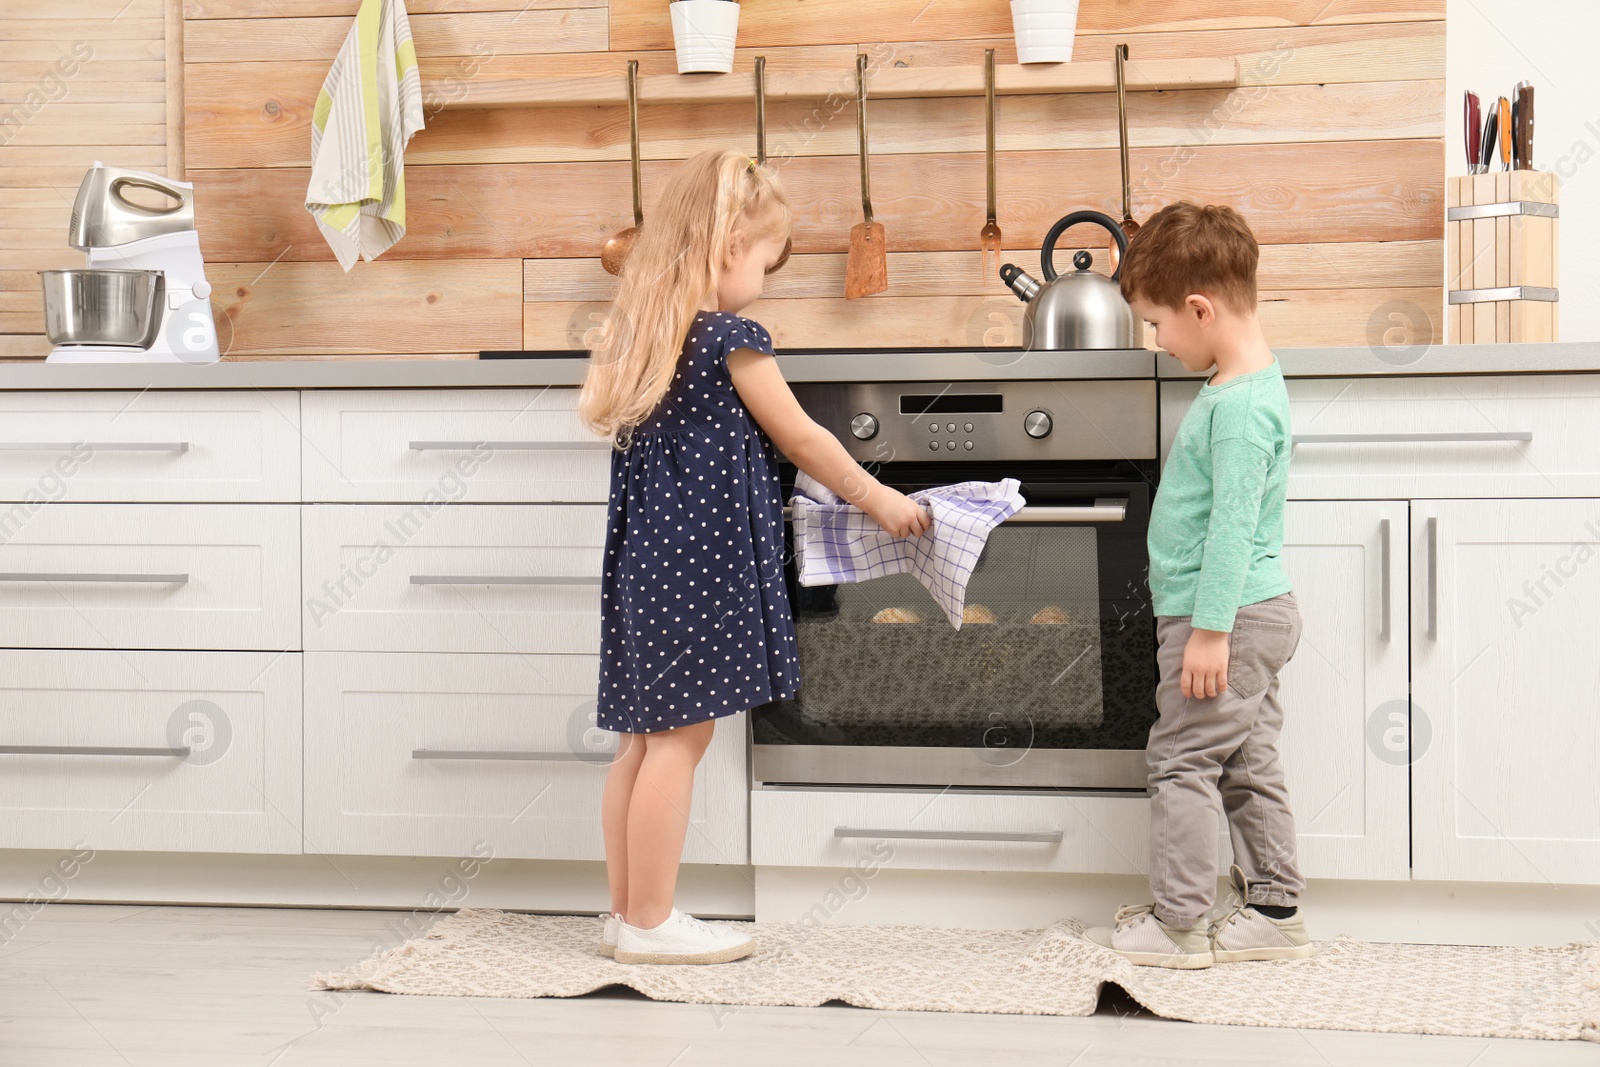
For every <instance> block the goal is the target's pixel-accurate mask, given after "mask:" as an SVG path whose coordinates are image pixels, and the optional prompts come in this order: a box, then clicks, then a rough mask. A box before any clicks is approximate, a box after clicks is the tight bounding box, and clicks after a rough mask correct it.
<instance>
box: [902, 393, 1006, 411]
mask: <svg viewBox="0 0 1600 1067" xmlns="http://www.w3.org/2000/svg"><path fill="white" fill-rule="evenodd" d="M1004 400H1005V397H1004V396H1003V395H1002V394H1000V393H938V394H933V393H907V394H902V395H901V397H900V414H902V415H968V414H974V413H976V414H994V413H998V412H1000V411H1003V410H1005V408H1004V403H1003V402H1004Z"/></svg>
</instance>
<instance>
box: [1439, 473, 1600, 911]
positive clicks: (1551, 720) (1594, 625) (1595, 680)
mask: <svg viewBox="0 0 1600 1067" xmlns="http://www.w3.org/2000/svg"><path fill="white" fill-rule="evenodd" d="M1411 554H1412V559H1413V560H1414V561H1415V564H1414V565H1413V567H1412V577H1411V596H1412V604H1413V610H1412V618H1413V624H1412V645H1413V653H1412V657H1413V658H1412V687H1413V694H1414V700H1415V711H1414V715H1415V721H1413V723H1412V738H1413V745H1414V746H1415V747H1416V748H1417V752H1416V753H1415V755H1416V759H1415V762H1414V763H1413V765H1412V809H1413V810H1412V816H1413V823H1414V829H1413V833H1414V835H1415V848H1414V852H1415V861H1414V862H1415V867H1416V872H1415V873H1416V877H1417V878H1427V879H1461V880H1472V881H1489V882H1546V881H1548V882H1558V883H1559V882H1566V883H1586V884H1595V883H1600V789H1597V788H1596V785H1595V767H1596V766H1600V715H1597V714H1596V703H1597V700H1600V655H1596V651H1595V640H1596V634H1597V633H1600V500H1587V499H1576V500H1440V501H1427V502H1424V501H1418V502H1417V503H1415V504H1414V505H1413V510H1412V545H1411ZM1424 727H1425V730H1424ZM1424 732H1425V733H1426V736H1425V737H1424Z"/></svg>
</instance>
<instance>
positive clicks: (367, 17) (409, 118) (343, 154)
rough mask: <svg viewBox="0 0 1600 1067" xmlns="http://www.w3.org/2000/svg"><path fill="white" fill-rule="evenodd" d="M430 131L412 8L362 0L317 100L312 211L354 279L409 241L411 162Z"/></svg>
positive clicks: (387, 0) (394, 1)
mask: <svg viewBox="0 0 1600 1067" xmlns="http://www.w3.org/2000/svg"><path fill="white" fill-rule="evenodd" d="M422 125H423V123H422V78H421V76H420V75H419V74H418V73H417V53H416V49H415V48H414V47H413V46H412V44H411V24H410V22H408V21H407V20H406V8H405V3H404V0H361V10H360V11H359V12H357V14H356V21H355V25H353V26H351V27H350V33H349V34H348V35H347V36H346V37H345V39H344V44H343V45H341V46H340V48H339V55H338V56H337V57H336V58H335V59H334V61H333V67H332V69H330V70H329V71H328V77H327V79H326V80H325V81H323V83H322V92H320V93H318V94H317V106H316V110H315V111H313V112H312V115H311V184H310V185H309V186H307V188H306V210H307V211H309V212H310V213H311V217H312V218H314V219H316V220H317V228H318V229H319V230H321V231H322V236H323V237H324V238H326V239H327V241H328V245H329V246H330V247H331V248H332V249H333V254H334V255H335V256H337V257H338V259H339V265H340V266H341V267H343V268H344V269H345V270H346V271H349V269H350V268H351V267H353V266H355V264H356V260H358V259H360V258H361V257H363V256H365V257H366V259H367V261H368V262H369V263H370V262H371V261H372V260H374V259H376V258H377V257H378V256H380V255H382V254H383V253H384V252H385V251H387V250H388V249H389V248H390V247H391V246H393V245H394V243H395V242H396V241H398V240H400V238H401V237H404V236H405V232H406V184H405V170H404V166H403V162H404V154H405V149H406V144H407V142H409V141H410V140H411V136H412V135H413V134H414V133H416V132H417V131H418V130H420V129H422Z"/></svg>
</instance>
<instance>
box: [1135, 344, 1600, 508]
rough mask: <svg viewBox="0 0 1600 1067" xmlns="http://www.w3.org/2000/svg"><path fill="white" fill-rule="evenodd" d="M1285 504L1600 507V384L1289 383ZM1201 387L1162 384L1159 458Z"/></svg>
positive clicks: (1598, 380)
mask: <svg viewBox="0 0 1600 1067" xmlns="http://www.w3.org/2000/svg"><path fill="white" fill-rule="evenodd" d="M1287 388H1288V393H1289V418H1290V430H1291V433H1292V434H1293V435H1294V438H1295V441H1296V444H1295V446H1294V455H1293V459H1292V460H1291V461H1290V464H1289V498H1290V499H1291V500H1369V499H1374V498H1383V499H1393V500H1405V499H1417V498H1422V497H1466V498H1487V497H1508V498H1513V497H1559V496H1600V450H1597V449H1596V448H1595V447H1594V443H1595V431H1594V427H1595V426H1596V425H1597V424H1600V375H1593V374H1575V375H1516V376H1488V375H1485V376H1462V377H1443V378H1297V379H1290V380H1289V382H1288V383H1287ZM1199 389H1200V384H1199V383H1198V382H1193V381H1181V382H1163V383H1162V385H1161V437H1162V452H1161V454H1162V457H1163V459H1164V458H1165V457H1166V454H1167V451H1168V450H1169V449H1170V448H1171V444H1172V439H1173V436H1174V435H1175V434H1176V432H1177V427H1178V423H1179V422H1180V421H1181V420H1182V418H1183V414H1184V412H1185V411H1187V410H1188V408H1189V405H1190V404H1191V403H1192V402H1193V399H1194V397H1195V395H1196V394H1197V393H1198V392H1199Z"/></svg>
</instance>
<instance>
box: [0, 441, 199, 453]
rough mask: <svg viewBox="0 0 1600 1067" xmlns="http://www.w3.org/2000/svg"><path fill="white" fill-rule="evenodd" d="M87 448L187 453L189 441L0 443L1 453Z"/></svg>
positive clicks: (74, 450) (66, 450) (102, 450)
mask: <svg viewBox="0 0 1600 1067" xmlns="http://www.w3.org/2000/svg"><path fill="white" fill-rule="evenodd" d="M80 448H87V449H89V450H90V451H92V452H187V451H189V442H188V441H73V442H71V443H68V444H61V443H59V442H54V441H40V442H34V441H0V452H76V451H77V450H78V449H80Z"/></svg>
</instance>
